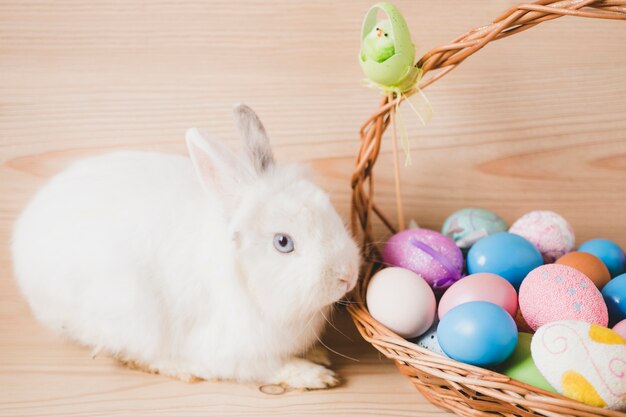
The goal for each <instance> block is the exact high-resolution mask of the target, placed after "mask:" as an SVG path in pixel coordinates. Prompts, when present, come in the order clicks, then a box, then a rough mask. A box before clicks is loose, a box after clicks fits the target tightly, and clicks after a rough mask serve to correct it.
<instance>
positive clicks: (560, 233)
mask: <svg viewBox="0 0 626 417" xmlns="http://www.w3.org/2000/svg"><path fill="white" fill-rule="evenodd" d="M509 232H511V233H515V234H516V235H520V236H522V237H525V238H526V239H528V241H530V243H532V244H533V245H535V247H536V248H537V249H539V252H541V255H542V256H543V260H544V262H545V263H551V262H554V261H555V260H556V259H558V258H560V257H561V256H563V255H565V254H566V253H568V252H570V251H571V250H572V249H574V243H575V238H574V229H572V226H570V224H569V223H568V222H567V220H565V219H564V218H563V217H561V216H560V215H558V214H557V213H555V212H553V211H545V210H544V211H531V212H530V213H527V214H524V215H523V216H522V217H520V218H519V219H517V220H516V221H515V222H514V223H513V224H512V225H511V228H510V229H509Z"/></svg>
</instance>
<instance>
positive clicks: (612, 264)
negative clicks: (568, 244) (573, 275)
mask: <svg viewBox="0 0 626 417" xmlns="http://www.w3.org/2000/svg"><path fill="white" fill-rule="evenodd" d="M578 250H579V251H580V252H587V253H590V254H592V255H595V256H597V257H598V258H600V259H601V260H602V262H604V264H605V265H606V267H607V268H608V269H609V272H610V273H611V276H612V277H616V276H618V275H620V274H623V273H624V272H626V254H624V251H623V250H622V248H620V247H619V245H618V244H617V243H615V242H613V241H612V240H609V239H591V240H589V241H587V242H585V243H583V244H582V245H580V248H578Z"/></svg>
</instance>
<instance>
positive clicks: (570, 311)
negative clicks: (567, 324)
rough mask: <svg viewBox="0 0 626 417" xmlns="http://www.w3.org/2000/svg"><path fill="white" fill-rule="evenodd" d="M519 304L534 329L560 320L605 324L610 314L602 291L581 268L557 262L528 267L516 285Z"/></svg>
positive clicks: (527, 321)
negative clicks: (577, 268) (523, 276)
mask: <svg viewBox="0 0 626 417" xmlns="http://www.w3.org/2000/svg"><path fill="white" fill-rule="evenodd" d="M519 307H520V310H521V312H522V315H523V316H524V320H525V321H526V323H528V325H529V326H530V327H531V328H532V329H533V330H537V329H538V328H539V327H540V326H542V325H544V324H546V323H550V322H553V321H559V320H580V321H585V322H588V323H595V324H599V325H601V326H606V325H607V324H608V321H609V315H608V311H607V307H606V304H605V303H604V300H603V299H602V294H600V291H599V290H598V289H597V288H596V286H595V285H594V284H593V282H592V281H591V280H590V279H589V278H587V277H586V276H585V274H583V273H582V272H580V271H578V270H576V269H574V268H572V267H569V266H566V265H558V264H549V265H543V266H540V267H538V268H536V269H534V270H533V271H531V272H530V273H529V274H528V276H527V277H526V279H524V281H522V285H521V286H520V289H519Z"/></svg>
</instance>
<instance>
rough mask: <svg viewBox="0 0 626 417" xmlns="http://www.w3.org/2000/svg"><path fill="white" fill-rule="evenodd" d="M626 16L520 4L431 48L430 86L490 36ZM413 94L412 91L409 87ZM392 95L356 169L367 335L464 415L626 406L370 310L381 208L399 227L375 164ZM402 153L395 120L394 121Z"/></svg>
mask: <svg viewBox="0 0 626 417" xmlns="http://www.w3.org/2000/svg"><path fill="white" fill-rule="evenodd" d="M566 15H567V16H577V17H587V18H598V19H617V20H626V0H564V1H552V0H539V1H537V2H536V3H533V4H522V5H519V6H516V7H514V8H512V9H510V10H509V11H507V12H506V13H504V14H503V15H502V16H500V17H499V18H497V19H496V20H495V21H494V22H493V23H492V24H490V25H488V26H484V27H480V28H477V29H473V30H470V31H469V32H467V33H466V34H464V35H463V36H460V37H459V38H457V39H455V40H454V41H452V42H451V43H450V44H449V45H445V46H442V47H439V48H435V49H433V50H431V51H430V52H428V53H427V54H425V55H424V56H423V57H422V58H421V59H420V60H419V62H417V64H416V66H417V67H420V68H421V69H422V71H423V74H424V75H426V74H428V73H429V72H430V71H433V70H440V71H438V72H436V73H434V75H432V74H429V76H428V77H425V78H423V80H422V82H421V83H420V88H425V87H427V86H428V85H430V84H432V83H433V82H435V81H436V80H438V79H440V78H441V77H443V76H444V75H445V74H447V73H448V72H450V71H452V70H453V69H454V68H455V67H456V66H457V65H459V64H460V63H461V62H463V60H464V59H466V58H467V57H469V56H470V55H472V54H473V53H474V52H476V51H478V50H479V49H481V48H482V47H483V46H485V45H487V44H488V43H489V42H491V41H494V40H497V39H501V38H504V37H507V36H510V35H512V34H515V33H518V32H522V31H524V30H527V29H530V28H531V27H533V26H535V25H537V24H539V23H542V22H546V21H549V20H553V19H557V18H559V17H562V16H566ZM408 94H410V92H409V93H408ZM402 99H403V97H396V96H395V95H392V96H390V97H384V98H383V99H382V101H381V102H380V105H379V108H378V110H377V111H376V112H375V113H374V114H373V115H372V116H371V117H369V118H368V119H367V121H366V122H365V123H364V124H363V126H362V127H361V130H360V134H361V147H360V150H359V152H358V155H357V158H356V167H355V170H354V174H353V176H352V189H353V195H352V228H353V231H354V233H355V234H356V236H358V237H359V239H360V240H361V244H362V248H363V249H362V250H363V256H364V258H365V259H366V260H367V261H366V264H365V267H364V268H363V269H364V271H363V275H362V278H361V279H360V280H359V283H358V284H357V287H356V289H355V291H354V296H353V298H354V303H353V304H351V305H350V306H349V307H348V310H349V312H350V314H351V315H352V318H353V320H354V322H355V324H356V326H357V328H358V330H359V332H360V333H361V335H362V336H363V337H364V338H365V340H367V341H368V342H369V343H371V344H372V345H373V346H374V347H375V348H376V349H378V350H379V351H380V352H382V353H383V354H384V355H385V356H386V357H388V358H389V359H392V360H393V361H394V362H395V363H396V365H397V366H398V368H399V369H400V371H401V372H402V373H403V374H404V375H406V376H407V377H408V378H409V379H410V380H411V382H413V384H414V385H415V387H416V388H417V390H418V391H420V392H421V393H422V394H423V395H424V396H425V397H426V398H427V399H428V400H430V401H431V402H432V403H433V404H436V405H438V406H440V407H443V408H445V409H448V410H450V411H452V412H454V413H456V414H458V415H462V416H494V415H496V416H498V415H500V416H548V417H552V416H563V415H565V416H611V417H618V416H621V417H624V415H625V414H623V413H620V412H617V411H610V410H606V409H600V408H595V407H591V406H588V405H585V404H583V403H580V402H577V401H574V400H571V399H568V398H565V397H563V396H559V395H557V394H552V393H550V392H547V391H544V390H542V389H539V388H535V387H532V386H530V385H526V384H524V383H521V382H519V381H516V380H513V379H511V378H509V377H507V376H504V375H500V374H498V373H495V372H492V371H490V370H487V369H482V368H478V367H475V366H471V365H467V364H464V363H460V362H456V361H454V360H452V359H449V358H445V357H443V356H440V355H437V354H434V353H432V352H430V351H428V350H426V349H423V348H420V347H419V346H417V345H416V344H414V343H410V342H408V341H406V340H405V339H403V338H402V337H400V336H398V335H396V334H395V333H393V332H392V331H390V330H389V329H387V328H385V327H384V326H383V325H381V324H380V323H378V322H377V321H376V320H374V319H373V318H372V316H370V314H369V312H368V311H367V308H366V305H365V292H366V289H367V285H368V282H369V280H370V278H371V276H372V275H373V273H375V272H376V271H377V270H378V269H379V268H380V267H381V264H380V262H379V260H380V252H379V250H378V249H377V248H376V246H375V244H374V238H373V234H372V219H373V218H374V216H376V217H377V218H378V219H380V220H381V221H382V223H383V224H384V225H385V226H386V227H387V228H388V229H389V230H390V231H391V232H392V233H395V232H396V229H395V228H394V227H393V225H392V224H391V222H390V221H389V220H388V219H387V218H386V217H385V215H384V214H383V213H382V212H381V210H380V209H379V208H378V207H377V206H376V204H375V203H374V200H373V197H374V188H373V170H374V164H375V163H376V160H377V157H378V154H379V150H380V144H381V140H382V136H383V133H384V131H385V129H386V128H387V126H388V125H389V124H390V123H391V124H392V126H393V112H394V111H395V105H396V102H397V101H398V100H402ZM392 133H393V144H394V153H395V155H394V156H395V157H396V158H395V160H396V161H397V149H396V145H395V142H396V141H395V126H393V129H392ZM395 169H396V196H397V199H398V201H397V208H398V214H399V215H398V219H399V223H400V224H399V228H400V229H403V228H404V225H403V224H402V218H403V215H402V204H401V202H400V200H399V184H398V175H397V173H398V172H397V170H398V166H397V164H396V165H395Z"/></svg>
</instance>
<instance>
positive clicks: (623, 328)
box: [612, 319, 626, 338]
mask: <svg viewBox="0 0 626 417" xmlns="http://www.w3.org/2000/svg"><path fill="white" fill-rule="evenodd" d="M612 330H613V331H614V332H615V333H617V334H618V335H620V336H622V337H623V338H626V319H624V320H622V321H620V322H619V323H617V324H616V325H615V326H613V329H612Z"/></svg>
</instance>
